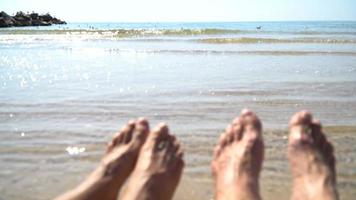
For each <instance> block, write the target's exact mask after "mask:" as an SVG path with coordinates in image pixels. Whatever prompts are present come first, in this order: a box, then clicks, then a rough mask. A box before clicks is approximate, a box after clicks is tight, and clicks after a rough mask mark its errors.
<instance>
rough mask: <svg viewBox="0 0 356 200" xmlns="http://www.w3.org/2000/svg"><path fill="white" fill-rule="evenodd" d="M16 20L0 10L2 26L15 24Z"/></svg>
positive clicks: (0, 25) (0, 24)
mask: <svg viewBox="0 0 356 200" xmlns="http://www.w3.org/2000/svg"><path fill="white" fill-rule="evenodd" d="M14 24H15V20H14V19H13V18H12V17H11V16H10V15H8V14H7V13H6V12H3V11H1V12H0V27H10V26H14Z"/></svg>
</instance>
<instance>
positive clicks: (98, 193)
mask: <svg viewBox="0 0 356 200" xmlns="http://www.w3.org/2000/svg"><path fill="white" fill-rule="evenodd" d="M148 132H149V125H148V122H147V121H146V120H145V119H139V120H137V121H136V122H134V121H132V122H129V123H128V124H127V125H126V126H124V127H123V128H122V129H121V131H120V132H119V133H118V134H116V135H115V136H114V138H113V139H112V141H111V142H110V143H109V144H108V147H107V151H106V154H105V155H104V157H103V159H102V162H101V164H100V165H99V166H98V167H97V168H96V169H95V170H94V171H93V172H92V173H91V174H90V175H89V177H88V178H87V179H86V180H85V181H84V182H83V183H81V184H80V185H79V186H78V187H77V188H75V189H73V190H71V191H69V192H67V193H65V194H64V195H61V196H60V197H58V198H57V199H58V200H59V199H60V200H64V199H76V200H77V199H110V200H112V199H116V198H117V195H118V192H119V189H120V188H121V186H122V185H123V183H124V182H125V180H126V179H127V178H128V176H129V175H130V173H131V172H132V170H133V169H134V166H135V163H136V161H137V157H138V153H139V151H140V149H141V146H142V145H143V143H144V141H145V140H146V136H147V134H148Z"/></svg>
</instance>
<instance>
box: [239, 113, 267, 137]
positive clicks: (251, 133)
mask: <svg viewBox="0 0 356 200" xmlns="http://www.w3.org/2000/svg"><path fill="white" fill-rule="evenodd" d="M241 118H242V124H243V139H244V140H246V141H248V142H250V143H254V142H256V141H258V140H262V133H261V132H262V123H261V120H260V119H259V118H258V116H257V115H256V114H255V113H254V112H253V111H251V110H248V109H244V110H242V112H241Z"/></svg>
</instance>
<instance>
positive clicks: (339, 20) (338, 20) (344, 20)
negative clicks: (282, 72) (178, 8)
mask: <svg viewBox="0 0 356 200" xmlns="http://www.w3.org/2000/svg"><path fill="white" fill-rule="evenodd" d="M66 22H67V23H241V22H243V23H244V22H247V23H253V22H356V20H354V19H337V20H335V19H333V20H261V21H256V20H240V21H111V20H110V21H66Z"/></svg>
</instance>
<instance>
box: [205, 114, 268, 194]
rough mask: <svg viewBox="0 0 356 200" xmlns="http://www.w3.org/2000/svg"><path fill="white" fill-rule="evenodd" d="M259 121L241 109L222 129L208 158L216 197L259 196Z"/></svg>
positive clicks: (262, 151) (261, 149)
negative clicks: (230, 122)
mask: <svg viewBox="0 0 356 200" xmlns="http://www.w3.org/2000/svg"><path fill="white" fill-rule="evenodd" d="M261 131H262V124H261V122H260V120H259V119H258V117H257V116H256V115H255V114H254V113H253V112H252V111H249V110H246V109H245V110H243V111H242V113H241V116H240V117H238V118H236V119H235V120H234V121H233V123H232V124H231V125H229V126H228V127H227V128H226V131H225V133H222V134H221V136H220V140H219V143H218V145H217V146H216V148H215V151H214V157H213V161H212V162H211V167H212V172H213V176H214V179H215V190H216V194H215V195H216V197H215V198H216V199H217V200H222V199H224V200H232V199H234V200H237V199H254V200H255V199H261V197H260V193H259V174H260V171H261V168H262V162H263V158H264V144H263V139H262V135H261Z"/></svg>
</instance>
